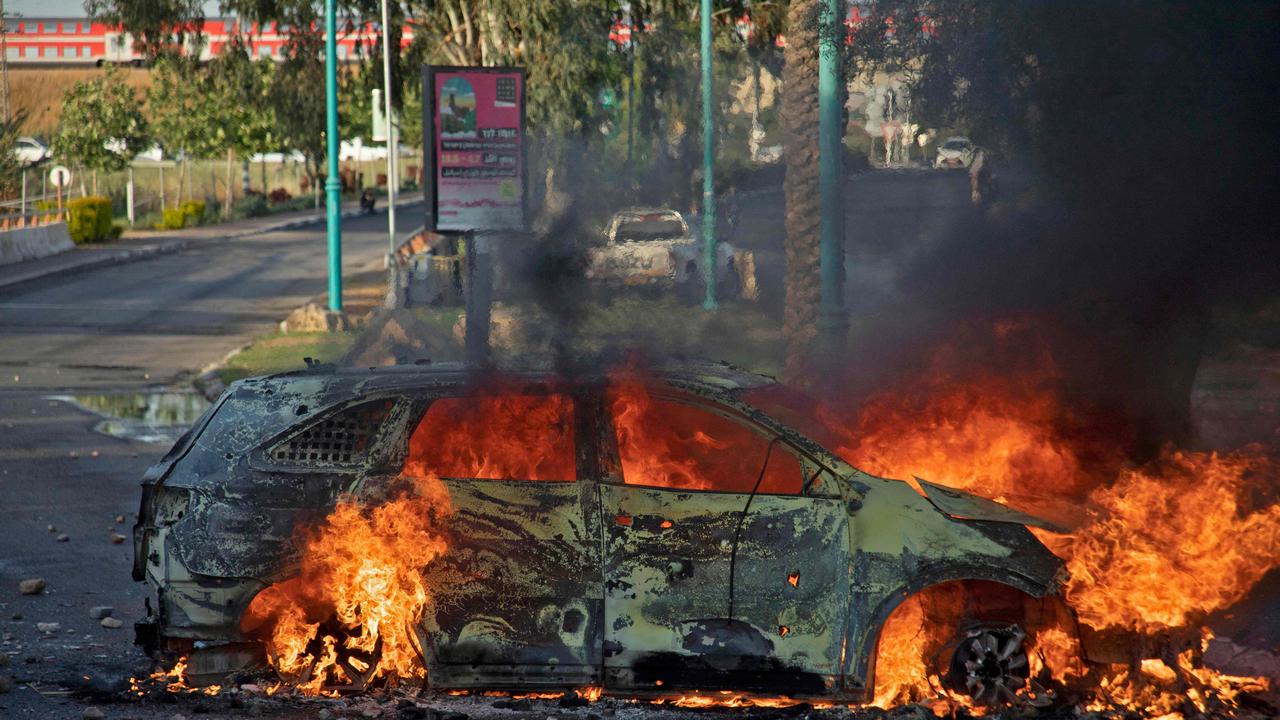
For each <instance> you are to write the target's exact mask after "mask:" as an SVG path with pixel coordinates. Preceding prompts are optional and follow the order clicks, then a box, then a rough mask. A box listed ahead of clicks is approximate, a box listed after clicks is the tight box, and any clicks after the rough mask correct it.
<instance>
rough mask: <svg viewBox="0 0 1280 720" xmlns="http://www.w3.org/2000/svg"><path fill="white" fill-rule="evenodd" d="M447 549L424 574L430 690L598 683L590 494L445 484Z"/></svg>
mask: <svg viewBox="0 0 1280 720" xmlns="http://www.w3.org/2000/svg"><path fill="white" fill-rule="evenodd" d="M444 482H445V484H446V486H447V487H448V489H449V492H450V496H451V503H452V505H453V515H452V517H451V518H450V520H449V527H448V530H447V536H448V539H449V544H450V549H449V552H447V553H446V554H445V555H443V556H442V557H440V558H438V559H436V560H435V561H433V562H432V563H431V564H430V565H429V566H428V567H427V568H426V569H425V572H424V577H425V579H426V585H427V588H428V591H429V592H430V594H431V599H430V602H429V605H428V607H427V610H426V612H425V613H424V617H423V620H422V624H421V630H422V633H423V635H424V637H425V639H426V642H425V647H424V650H425V651H426V653H427V656H428V663H429V667H428V676H429V677H430V678H431V683H432V686H433V687H437V688H450V687H504V686H510V687H528V686H535V685H556V686H560V685H569V686H574V685H577V686H581V685H583V684H591V683H598V682H599V677H598V672H599V667H600V646H601V638H602V627H603V625H602V623H603V603H602V600H601V598H602V597H603V590H602V587H601V578H600V541H599V516H598V510H599V506H598V503H597V500H596V496H595V483H593V482H589V481H580V482H572V483H560V482H528V481H485V480H445V481H444Z"/></svg>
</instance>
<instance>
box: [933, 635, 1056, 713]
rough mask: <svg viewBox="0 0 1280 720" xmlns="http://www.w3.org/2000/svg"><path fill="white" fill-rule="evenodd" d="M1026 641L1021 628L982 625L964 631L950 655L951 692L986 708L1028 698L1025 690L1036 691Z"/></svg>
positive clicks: (949, 677) (949, 679) (949, 678)
mask: <svg viewBox="0 0 1280 720" xmlns="http://www.w3.org/2000/svg"><path fill="white" fill-rule="evenodd" d="M1026 638H1027V633H1026V631H1024V630H1023V629H1022V628H1021V627H1020V626H1018V625H983V626H979V627H975V628H971V629H969V630H966V631H963V632H961V633H960V635H959V637H958V638H957V642H956V644H955V651H954V652H953V653H952V654H951V664H950V668H949V675H948V681H949V685H950V686H951V689H952V690H953V691H954V692H957V693H960V694H962V695H968V696H969V697H971V698H973V701H974V702H975V703H976V704H978V705H982V706H986V707H999V706H1003V705H1012V704H1015V703H1019V702H1021V701H1022V698H1023V697H1026V696H1027V693H1026V692H1024V691H1027V690H1034V688H1031V687H1030V685H1031V684H1032V683H1033V682H1034V681H1033V680H1032V679H1031V677H1030V676H1031V665H1030V663H1029V661H1028V658H1027V649H1026V646H1025V645H1024V643H1023V641H1024V640H1026ZM1020 692H1021V693H1023V694H1022V695H1021V696H1020V695H1019V693H1020ZM1032 694H1033V695H1039V693H1032Z"/></svg>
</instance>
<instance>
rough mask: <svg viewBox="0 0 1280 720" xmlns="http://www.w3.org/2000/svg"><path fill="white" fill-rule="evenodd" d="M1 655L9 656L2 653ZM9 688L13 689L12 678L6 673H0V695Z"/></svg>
mask: <svg viewBox="0 0 1280 720" xmlns="http://www.w3.org/2000/svg"><path fill="white" fill-rule="evenodd" d="M3 657H5V658H8V657H9V656H8V655H4V656H3ZM10 690H13V678H11V677H9V676H8V675H0V695H3V694H5V693H7V692H9V691H10Z"/></svg>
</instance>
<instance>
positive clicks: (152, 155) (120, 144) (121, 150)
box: [102, 138, 181, 162]
mask: <svg viewBox="0 0 1280 720" xmlns="http://www.w3.org/2000/svg"><path fill="white" fill-rule="evenodd" d="M102 146H103V147H105V148H106V149H107V150H110V151H111V152H113V153H115V154H117V155H124V154H125V152H126V151H127V150H128V148H126V147H125V144H124V141H123V140H118V139H114V138H113V139H111V140H108V141H106V142H104V143H103V144H102ZM179 155H181V154H179ZM133 159H134V160H146V161H148V162H160V161H161V160H163V159H164V150H163V149H162V148H161V147H160V146H159V145H158V144H156V143H152V144H151V145H150V147H148V148H147V149H145V150H142V151H141V152H139V153H137V154H136V155H134V156H133ZM175 159H180V158H175Z"/></svg>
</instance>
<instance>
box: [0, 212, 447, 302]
mask: <svg viewBox="0 0 1280 720" xmlns="http://www.w3.org/2000/svg"><path fill="white" fill-rule="evenodd" d="M420 202H422V199H421V198H420V197H419V198H412V199H407V200H400V201H399V202H397V203H396V208H397V209H400V208H404V207H409V206H412V205H415V204H417V203H420ZM377 212H378V213H384V212H386V209H385V205H384V207H383V208H380V209H379V210H378V211H377ZM359 216H360V203H359V201H358V200H357V201H352V202H349V203H343V205H342V218H343V219H344V220H346V219H350V218H356V217H359ZM324 220H325V212H324V209H323V208H321V209H320V211H319V212H317V211H315V210H301V211H298V212H292V213H282V214H280V215H273V216H271V217H264V218H246V219H244V220H236V221H234V222H229V223H221V224H217V225H201V226H198V227H193V228H183V229H182V230H131V231H129V232H128V233H127V234H126V235H125V238H124V239H123V240H119V241H116V242H113V243H110V244H106V245H82V246H79V247H77V248H76V249H75V250H72V251H70V252H65V253H62V254H60V255H53V256H50V257H46V258H40V259H38V260H27V261H25V262H20V263H13V264H11V265H0V290H3V289H8V288H11V287H14V286H17V285H21V284H22V283H27V282H31V281H34V280H38V279H40V278H44V277H48V276H50V275H68V274H71V273H77V272H83V271H85V270H90V269H93V268H98V267H103V266H105V265H115V264H117V263H124V262H132V261H134V260H142V259H144V258H148V257H154V256H156V255H163V254H166V253H173V252H181V251H182V250H184V249H186V248H187V246H188V245H190V244H191V243H193V242H208V241H216V240H233V239H235V238H242V237H248V236H250V235H260V234H263V233H268V232H276V231H279V230H290V229H293V228H298V227H304V226H307V225H313V224H316V223H322V222H324Z"/></svg>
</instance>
